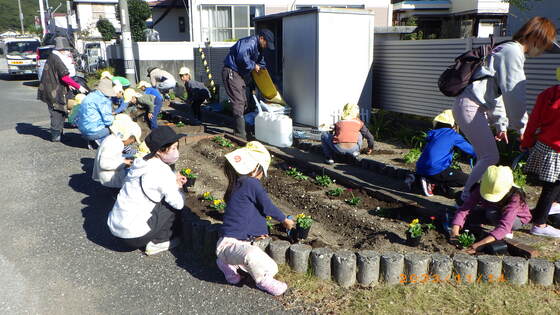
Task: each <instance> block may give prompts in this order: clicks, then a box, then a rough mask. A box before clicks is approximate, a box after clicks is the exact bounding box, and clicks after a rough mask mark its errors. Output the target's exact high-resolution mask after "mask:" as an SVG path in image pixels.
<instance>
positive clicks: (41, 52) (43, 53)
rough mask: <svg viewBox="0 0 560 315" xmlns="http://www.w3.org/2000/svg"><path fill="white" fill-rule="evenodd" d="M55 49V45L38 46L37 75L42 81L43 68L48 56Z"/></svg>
mask: <svg viewBox="0 0 560 315" xmlns="http://www.w3.org/2000/svg"><path fill="white" fill-rule="evenodd" d="M53 49H54V45H47V46H41V47H39V48H37V77H38V78H39V81H41V75H42V74H43V68H44V67H45V63H47V58H49V55H50V54H51V51H52V50H53Z"/></svg>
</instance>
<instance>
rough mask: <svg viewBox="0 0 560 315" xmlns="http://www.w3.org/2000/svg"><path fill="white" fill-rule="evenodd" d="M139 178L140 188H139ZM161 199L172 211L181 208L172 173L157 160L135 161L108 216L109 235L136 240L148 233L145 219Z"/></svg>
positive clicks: (181, 201) (182, 205)
mask: <svg viewBox="0 0 560 315" xmlns="http://www.w3.org/2000/svg"><path fill="white" fill-rule="evenodd" d="M140 178H142V187H143V188H144V192H145V193H146V194H144V192H143V191H142V187H140ZM146 195H148V196H149V197H150V199H151V200H153V201H155V202H160V201H161V200H162V199H165V201H166V202H167V203H168V204H169V205H170V206H172V207H173V208H175V209H178V210H181V209H183V207H184V205H185V203H184V200H183V194H182V193H181V191H180V190H179V188H178V187H177V183H176V176H175V173H173V171H172V170H171V168H170V167H169V165H167V164H165V163H163V162H162V161H161V160H160V159H158V158H151V159H149V160H148V161H145V160H144V159H136V160H134V163H133V164H132V167H131V168H130V170H129V172H128V176H127V177H126V179H125V182H124V185H123V187H122V188H121V191H120V192H119V195H118V197H117V201H116V202H115V205H114V206H113V209H112V210H111V212H110V213H109V218H108V219H107V224H108V225H109V230H111V233H112V234H113V235H114V236H116V237H120V238H137V237H141V236H144V235H146V234H147V233H148V232H150V227H149V226H148V223H147V222H148V219H149V218H150V217H151V216H152V213H151V212H152V210H153V209H154V206H155V205H156V204H155V203H154V202H152V201H150V199H148V197H146Z"/></svg>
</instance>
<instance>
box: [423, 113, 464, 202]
mask: <svg viewBox="0 0 560 315" xmlns="http://www.w3.org/2000/svg"><path fill="white" fill-rule="evenodd" d="M433 125H434V129H433V130H430V131H429V132H428V134H427V136H426V145H425V146H424V149H423V151H422V155H420V158H419V159H418V161H417V162H416V174H418V175H419V176H420V183H421V185H422V190H423V191H424V194H425V195H426V196H433V191H434V189H435V188H436V187H437V188H439V189H440V190H441V191H442V192H443V193H444V194H447V195H448V192H450V189H449V187H463V186H464V185H465V182H466V181H467V178H468V177H469V176H468V175H467V174H465V173H463V171H461V169H454V168H452V167H451V164H452V162H453V153H454V150H455V148H458V149H459V150H461V151H463V152H464V153H466V154H468V155H472V156H475V153H474V149H473V147H472V145H471V144H470V143H469V142H468V141H467V140H465V138H464V137H463V136H461V135H460V134H459V133H457V132H456V131H455V130H454V129H453V128H454V126H455V119H453V113H452V112H451V110H450V109H447V110H444V111H443V112H442V113H440V114H439V115H437V116H436V117H435V118H434V121H433ZM413 181H414V180H412V182H413Z"/></svg>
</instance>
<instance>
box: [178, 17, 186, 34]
mask: <svg viewBox="0 0 560 315" xmlns="http://www.w3.org/2000/svg"><path fill="white" fill-rule="evenodd" d="M184 32H185V17H184V16H180V17H179V33H184Z"/></svg>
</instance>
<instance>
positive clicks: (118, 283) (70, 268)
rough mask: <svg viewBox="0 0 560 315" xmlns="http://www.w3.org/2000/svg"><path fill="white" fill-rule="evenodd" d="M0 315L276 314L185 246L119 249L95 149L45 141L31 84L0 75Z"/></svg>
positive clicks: (270, 303)
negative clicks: (156, 250)
mask: <svg viewBox="0 0 560 315" xmlns="http://www.w3.org/2000/svg"><path fill="white" fill-rule="evenodd" d="M0 91H1V92H0V95H1V96H0V110H1V113H2V114H1V115H0V165H1V167H0V240H1V243H0V314H28V313H31V314H162V313H163V314H176V313H189V314H226V313H227V314H249V313H252V314H254V313H267V314H270V313H282V312H283V310H282V307H281V305H280V303H279V302H278V301H277V300H276V299H274V298H273V297H271V296H269V295H267V294H265V293H263V292H260V291H259V290H257V289H255V288H250V287H247V286H244V287H234V286H230V285H227V284H225V282H224V280H223V277H222V275H221V274H220V272H219V271H218V270H217V269H214V268H210V267H205V266H201V265H199V264H197V263H196V262H194V261H192V260H191V259H190V258H189V255H188V253H186V252H184V251H175V252H173V253H170V252H166V253H163V254H160V255H158V256H154V257H146V256H144V255H142V253H141V252H140V251H132V252H127V251H123V250H122V249H120V248H119V246H118V244H117V243H116V242H115V240H114V239H113V238H112V236H111V234H110V232H109V230H108V228H107V226H106V224H105V222H106V218H107V214H108V212H109V211H110V209H111V207H112V203H113V200H112V198H111V197H110V195H109V192H108V191H107V190H106V189H104V188H103V187H102V186H100V185H99V184H97V183H95V182H93V181H92V180H91V177H90V176H91V169H92V167H93V166H92V165H93V159H94V157H95V151H89V150H87V149H86V148H84V147H85V143H84V141H82V139H81V138H80V136H79V135H78V134H77V132H78V131H77V130H68V131H67V136H68V138H69V139H70V141H68V142H66V143H51V142H50V141H46V139H48V137H49V133H48V127H49V117H48V111H47V108H46V106H45V105H44V104H43V103H41V102H39V101H37V100H36V99H35V96H36V88H35V87H33V86H31V84H29V82H28V81H25V80H14V81H7V80H6V79H5V78H0Z"/></svg>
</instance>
